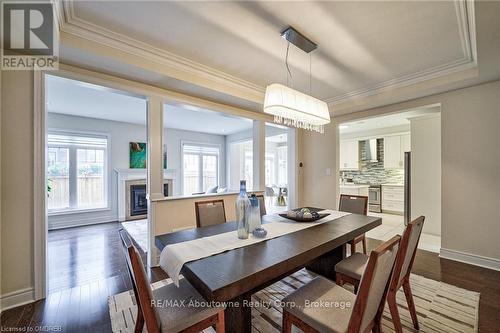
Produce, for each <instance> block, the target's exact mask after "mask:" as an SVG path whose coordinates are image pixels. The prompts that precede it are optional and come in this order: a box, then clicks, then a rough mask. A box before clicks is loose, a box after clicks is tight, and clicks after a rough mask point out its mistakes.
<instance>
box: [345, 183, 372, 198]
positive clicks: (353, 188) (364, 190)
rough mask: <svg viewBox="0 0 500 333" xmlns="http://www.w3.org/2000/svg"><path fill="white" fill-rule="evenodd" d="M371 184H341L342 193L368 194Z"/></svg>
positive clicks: (365, 195)
mask: <svg viewBox="0 0 500 333" xmlns="http://www.w3.org/2000/svg"><path fill="white" fill-rule="evenodd" d="M369 188H370V186H369V185H354V184H352V185H351V184H349V185H340V194H347V195H361V196H364V197H367V196H368V189H369Z"/></svg>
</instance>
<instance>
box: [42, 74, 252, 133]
mask: <svg viewBox="0 0 500 333" xmlns="http://www.w3.org/2000/svg"><path fill="white" fill-rule="evenodd" d="M46 88H47V99H46V100H47V102H46V103H47V110H48V112H52V113H60V114H67V115H73V116H80V117H88V118H96V119H106V120H113V121H121V122H126V123H132V124H139V125H146V100H145V99H142V98H139V97H134V96H130V95H127V94H124V93H122V92H118V91H113V90H111V89H108V88H104V87H102V86H97V85H93V84H88V83H83V82H79V81H75V80H70V79H66V78H61V77H57V76H47V81H46ZM164 110H165V112H164V126H165V127H167V128H175V129H181V130H188V131H196V132H201V133H210V134H220V135H228V134H233V133H237V132H240V131H243V130H248V129H251V128H252V121H251V120H249V119H243V118H237V117H233V116H228V115H225V114H221V113H218V112H213V111H209V110H204V109H200V108H197V107H193V106H190V105H178V104H166V105H165V108H164Z"/></svg>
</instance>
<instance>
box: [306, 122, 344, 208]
mask: <svg viewBox="0 0 500 333" xmlns="http://www.w3.org/2000/svg"><path fill="white" fill-rule="evenodd" d="M299 139H300V140H301V142H300V145H299V159H298V160H299V162H302V163H303V167H302V168H301V169H300V172H299V193H300V194H299V206H312V207H320V208H335V207H337V187H338V176H337V175H338V174H339V173H338V166H337V164H338V163H337V161H338V151H337V149H336V143H337V142H338V130H337V126H336V125H335V124H334V122H332V123H330V124H329V125H327V126H326V127H325V133H323V134H320V133H316V132H310V131H301V135H300V138H299ZM327 169H330V174H329V175H327Z"/></svg>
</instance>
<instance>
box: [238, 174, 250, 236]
mask: <svg viewBox="0 0 500 333" xmlns="http://www.w3.org/2000/svg"><path fill="white" fill-rule="evenodd" d="M249 213H250V200H249V199H248V197H247V182H246V181H245V180H241V181H240V194H239V195H238V198H236V221H237V223H238V238H240V239H247V238H248V231H249V225H248V219H249V215H250V214H249Z"/></svg>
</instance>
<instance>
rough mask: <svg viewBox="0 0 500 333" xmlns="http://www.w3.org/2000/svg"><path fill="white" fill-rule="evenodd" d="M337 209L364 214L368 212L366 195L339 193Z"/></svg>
mask: <svg viewBox="0 0 500 333" xmlns="http://www.w3.org/2000/svg"><path fill="white" fill-rule="evenodd" d="M339 210H340V211H342V212H348V213H353V214H361V215H366V214H367V213H368V197H366V196H362V195H348V194H341V195H340V202H339Z"/></svg>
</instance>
